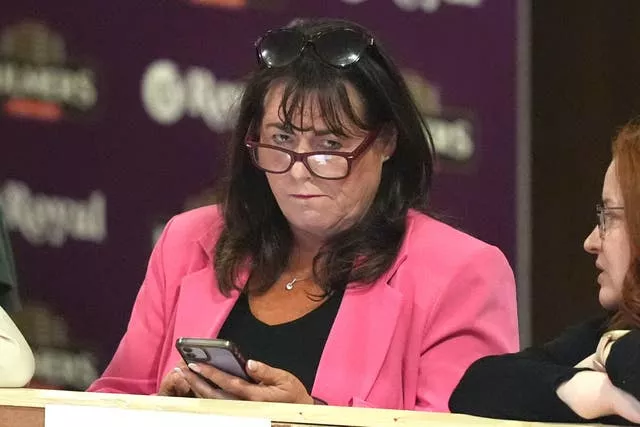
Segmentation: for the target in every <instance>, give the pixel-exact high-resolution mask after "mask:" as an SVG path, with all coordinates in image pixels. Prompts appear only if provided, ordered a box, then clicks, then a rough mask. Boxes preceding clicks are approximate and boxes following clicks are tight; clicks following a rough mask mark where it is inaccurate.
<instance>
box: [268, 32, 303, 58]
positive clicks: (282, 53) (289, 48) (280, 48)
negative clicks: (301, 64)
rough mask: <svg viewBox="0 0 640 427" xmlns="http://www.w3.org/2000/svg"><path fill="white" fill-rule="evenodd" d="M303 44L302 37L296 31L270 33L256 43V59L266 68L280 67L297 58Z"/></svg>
mask: <svg viewBox="0 0 640 427" xmlns="http://www.w3.org/2000/svg"><path fill="white" fill-rule="evenodd" d="M304 43H305V38H304V35H303V34H302V33H300V32H298V31H295V30H277V31H271V32H268V33H267V34H265V36H264V37H263V38H262V39H260V41H259V42H258V46H257V49H258V57H259V58H260V60H261V61H262V62H263V63H264V64H265V65H267V66H268V67H282V66H284V65H287V64H289V63H291V62H292V61H293V60H295V59H296V58H297V57H298V55H299V54H300V51H301V50H302V48H303V47H304Z"/></svg>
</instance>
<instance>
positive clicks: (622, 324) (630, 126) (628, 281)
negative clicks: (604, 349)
mask: <svg viewBox="0 0 640 427" xmlns="http://www.w3.org/2000/svg"><path fill="white" fill-rule="evenodd" d="M612 148H613V159H614V160H615V162H616V172H617V178H618V182H619V183H620V190H621V192H622V199H623V200H624V218H625V222H626V227H627V232H628V233H629V245H630V250H631V265H630V266H629V271H628V272H627V276H626V278H625V281H624V284H623V287H622V299H621V302H620V304H619V307H618V312H617V313H616V314H615V316H614V317H613V319H612V322H611V327H612V328H613V329H628V328H640V117H638V118H636V119H634V120H632V121H630V122H629V123H627V124H626V125H625V126H624V127H623V128H622V129H621V130H620V132H619V133H618V135H617V136H616V138H615V139H614V141H613V147H612Z"/></svg>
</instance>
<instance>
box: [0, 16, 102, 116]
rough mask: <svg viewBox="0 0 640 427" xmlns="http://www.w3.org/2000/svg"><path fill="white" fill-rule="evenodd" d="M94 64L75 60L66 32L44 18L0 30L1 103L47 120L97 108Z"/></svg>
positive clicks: (7, 111)
mask: <svg viewBox="0 0 640 427" xmlns="http://www.w3.org/2000/svg"><path fill="white" fill-rule="evenodd" d="M97 101H98V89H97V84H96V76H95V72H94V70H93V69H91V68H89V67H87V66H83V65H79V64H74V63H73V62H72V61H71V60H70V59H69V57H68V55H67V51H66V46H65V42H64V39H63V37H62V36H61V35H60V34H58V33H56V32H55V31H53V30H51V29H50V28H49V27H48V26H47V25H45V24H44V23H42V22H39V21H23V22H20V23H18V24H15V25H12V26H9V27H5V28H4V29H1V30H0V105H2V110H3V112H4V113H5V114H7V115H10V116H13V117H26V118H32V119H38V120H45V121H58V120H61V119H62V118H64V117H68V116H79V115H86V114H88V113H90V112H92V111H93V110H94V109H95V107H96V104H97Z"/></svg>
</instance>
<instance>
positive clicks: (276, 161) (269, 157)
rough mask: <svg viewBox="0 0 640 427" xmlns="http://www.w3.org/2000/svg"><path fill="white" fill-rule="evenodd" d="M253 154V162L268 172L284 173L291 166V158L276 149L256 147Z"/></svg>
mask: <svg viewBox="0 0 640 427" xmlns="http://www.w3.org/2000/svg"><path fill="white" fill-rule="evenodd" d="M252 153H253V156H252V157H253V162H254V163H255V164H256V165H257V166H258V167H259V168H261V169H264V170H266V171H268V172H274V173H282V172H284V171H286V170H287V169H289V166H290V165H291V156H289V155H288V154H287V153H285V152H284V151H280V150H277V149H275V148H269V147H256V148H254V149H253V150H252Z"/></svg>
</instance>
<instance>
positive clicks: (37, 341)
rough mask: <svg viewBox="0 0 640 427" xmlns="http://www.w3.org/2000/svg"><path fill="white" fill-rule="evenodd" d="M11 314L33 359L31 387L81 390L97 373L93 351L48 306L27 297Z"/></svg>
mask: <svg viewBox="0 0 640 427" xmlns="http://www.w3.org/2000/svg"><path fill="white" fill-rule="evenodd" d="M14 317H15V321H16V324H17V325H18V327H19V328H20V330H21V331H22V333H23V335H24V336H25V338H26V340H27V342H28V343H29V345H30V346H31V348H32V349H33V355H34V357H35V359H36V372H35V375H34V377H33V380H32V382H31V384H30V385H31V386H32V387H36V388H60V389H67V390H85V389H86V388H87V387H88V386H89V385H90V384H91V383H92V382H93V381H94V380H95V379H96V378H97V377H98V367H97V357H96V355H95V354H94V353H93V351H92V350H91V349H90V348H89V347H88V346H83V345H78V343H77V340H74V339H72V338H71V337H70V336H69V325H68V323H67V321H66V320H65V318H64V317H63V316H61V315H60V314H58V313H56V312H54V311H53V309H52V307H51V306H48V305H46V304H40V303H37V302H35V301H30V300H28V298H27V301H26V303H25V305H24V307H23V309H22V310H21V311H20V312H18V313H16V314H15V316H14Z"/></svg>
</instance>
